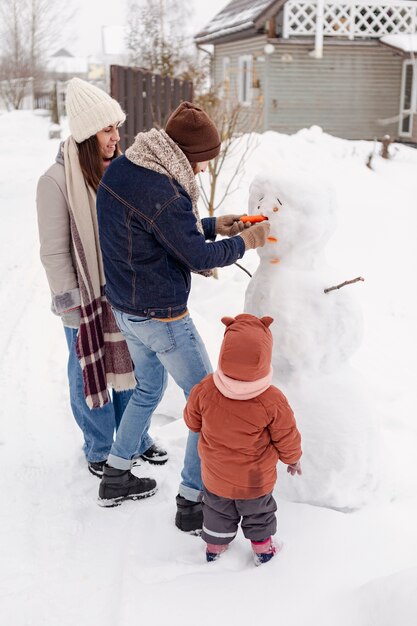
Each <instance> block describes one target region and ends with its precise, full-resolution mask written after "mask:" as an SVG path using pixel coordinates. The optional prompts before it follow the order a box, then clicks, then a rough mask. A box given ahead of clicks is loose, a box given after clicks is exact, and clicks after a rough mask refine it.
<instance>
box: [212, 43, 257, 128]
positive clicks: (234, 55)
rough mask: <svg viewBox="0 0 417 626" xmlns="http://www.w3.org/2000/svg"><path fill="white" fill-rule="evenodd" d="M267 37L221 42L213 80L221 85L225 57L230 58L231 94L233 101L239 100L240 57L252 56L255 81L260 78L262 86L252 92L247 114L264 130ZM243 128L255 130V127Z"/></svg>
mask: <svg viewBox="0 0 417 626" xmlns="http://www.w3.org/2000/svg"><path fill="white" fill-rule="evenodd" d="M265 43H266V39H265V37H254V38H253V39H247V40H245V41H235V42H232V43H226V44H221V45H218V46H215V48H214V58H213V66H212V72H213V81H214V84H215V85H217V86H220V85H221V84H222V81H223V59H224V57H229V58H230V88H229V95H230V98H231V100H232V101H233V102H237V101H238V70H239V57H240V56H244V55H249V54H250V55H251V56H252V63H253V66H252V78H253V81H257V80H259V84H260V88H259V89H255V90H253V92H252V106H249V107H247V110H248V116H245V117H246V118H247V119H248V120H251V121H252V122H255V121H256V122H257V124H256V125H257V128H256V130H258V131H260V132H262V131H263V130H264V109H263V103H264V99H265V86H266V80H265V55H264V51H263V49H264V46H265ZM242 130H255V129H254V128H250V129H242Z"/></svg>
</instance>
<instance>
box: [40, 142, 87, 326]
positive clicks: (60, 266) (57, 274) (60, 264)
mask: <svg viewBox="0 0 417 626" xmlns="http://www.w3.org/2000/svg"><path fill="white" fill-rule="evenodd" d="M36 205H37V211H38V228H39V239H40V257H41V262H42V265H43V266H44V268H45V271H46V276H47V279H48V283H49V287H50V290H51V296H52V304H51V309H52V311H53V312H54V313H55V314H56V315H60V316H61V318H62V321H63V323H64V325H65V326H69V327H71V328H77V327H78V326H79V322H80V313H79V309H77V308H75V310H72V311H71V310H70V309H74V307H79V305H80V292H79V289H78V280H77V274H76V270H75V263H74V260H73V245H72V239H71V229H70V216H69V203H68V194H67V186H66V182H65V170H64V159H63V157H62V155H61V152H59V154H58V157H57V161H56V163H54V165H52V166H51V167H50V168H49V169H48V170H47V171H46V172H45V174H43V176H41V177H40V179H39V182H38V188H37V193H36Z"/></svg>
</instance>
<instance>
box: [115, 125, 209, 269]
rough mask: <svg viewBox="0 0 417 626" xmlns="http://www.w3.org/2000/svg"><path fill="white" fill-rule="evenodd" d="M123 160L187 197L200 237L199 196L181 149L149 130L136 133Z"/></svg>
mask: <svg viewBox="0 0 417 626" xmlns="http://www.w3.org/2000/svg"><path fill="white" fill-rule="evenodd" d="M125 156H126V158H128V159H129V161H132V163H135V165H139V166H140V167H146V168H147V169H148V170H153V171H154V172H158V173H159V174H164V175H165V176H169V177H170V178H173V179H174V180H176V181H177V183H179V184H180V185H181V187H182V188H183V189H185V191H186V192H187V193H188V195H189V196H190V198H191V203H192V207H193V213H194V216H195V218H196V220H197V228H198V230H199V231H200V233H202V234H204V230H203V226H202V224H201V219H200V214H199V212H198V206H197V202H198V198H199V195H200V192H199V189H198V185H197V182H196V179H195V175H194V172H193V168H192V167H191V164H190V162H189V160H188V159H187V157H186V156H185V154H184V152H183V151H182V150H181V148H179V147H178V146H177V144H176V143H175V142H174V141H172V139H171V137H169V135H167V133H166V132H165V131H164V130H157V129H156V128H153V129H152V130H149V131H147V132H145V133H139V134H138V135H136V137H135V141H134V142H133V144H132V145H131V147H130V148H128V149H127V150H126V152H125ZM198 274H202V275H203V276H213V270H205V271H201V272H198Z"/></svg>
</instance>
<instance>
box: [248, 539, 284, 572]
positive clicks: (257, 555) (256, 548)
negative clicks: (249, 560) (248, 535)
mask: <svg viewBox="0 0 417 626" xmlns="http://www.w3.org/2000/svg"><path fill="white" fill-rule="evenodd" d="M251 543H252V550H253V555H254V560H255V565H262V563H267V562H268V561H270V560H271V559H272V557H273V556H274V554H275V553H276V552H279V549H280V548H279V546H278V549H277V547H276V546H275V545H274V544H273V542H272V537H268V539H263V540H262V541H252V542H251Z"/></svg>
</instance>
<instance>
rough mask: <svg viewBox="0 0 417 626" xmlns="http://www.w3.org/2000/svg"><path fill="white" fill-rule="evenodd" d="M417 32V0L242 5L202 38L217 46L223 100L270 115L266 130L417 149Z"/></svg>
mask: <svg viewBox="0 0 417 626" xmlns="http://www.w3.org/2000/svg"><path fill="white" fill-rule="evenodd" d="M416 24H417V2H415V0H275V2H271V1H268V0H232V2H229V3H228V4H227V5H226V6H225V8H224V9H223V10H222V11H220V13H218V14H217V15H216V16H215V17H214V18H213V19H212V20H211V22H210V23H209V24H207V26H206V27H205V28H203V29H202V30H201V31H200V32H199V33H198V34H197V35H196V36H195V38H194V39H195V42H196V44H197V46H198V47H199V48H201V49H206V48H205V46H206V45H207V44H209V45H211V46H213V53H212V76H213V81H214V84H216V85H218V86H219V87H220V88H221V90H222V95H223V97H225V98H228V99H230V100H233V101H238V102H240V103H241V104H242V105H243V106H245V107H248V108H250V109H256V108H258V109H259V108H260V109H261V113H262V121H261V123H260V128H259V130H275V131H278V132H285V133H293V132H296V131H298V130H300V129H301V128H304V127H309V126H311V125H312V124H317V125H319V126H321V127H322V128H323V130H324V131H326V132H327V133H331V134H334V135H337V136H339V137H345V138H348V139H373V138H375V137H380V136H381V135H385V134H389V135H391V136H393V137H399V138H403V139H404V140H411V141H412V140H417V119H415V124H413V121H414V120H413V117H416V116H415V115H414V113H415V111H416V78H415V76H414V68H413V63H412V58H411V57H412V53H411V52H410V51H408V50H407V45H405V43H404V42H407V41H409V40H410V41H411V40H412V39H413V36H415V33H416ZM386 37H400V38H401V41H402V47H401V46H398V45H397V46H396V45H393V44H392V41H391V44H390V43H389V40H388V41H387V40H386V39H385V38H386ZM404 48H406V49H404Z"/></svg>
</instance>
